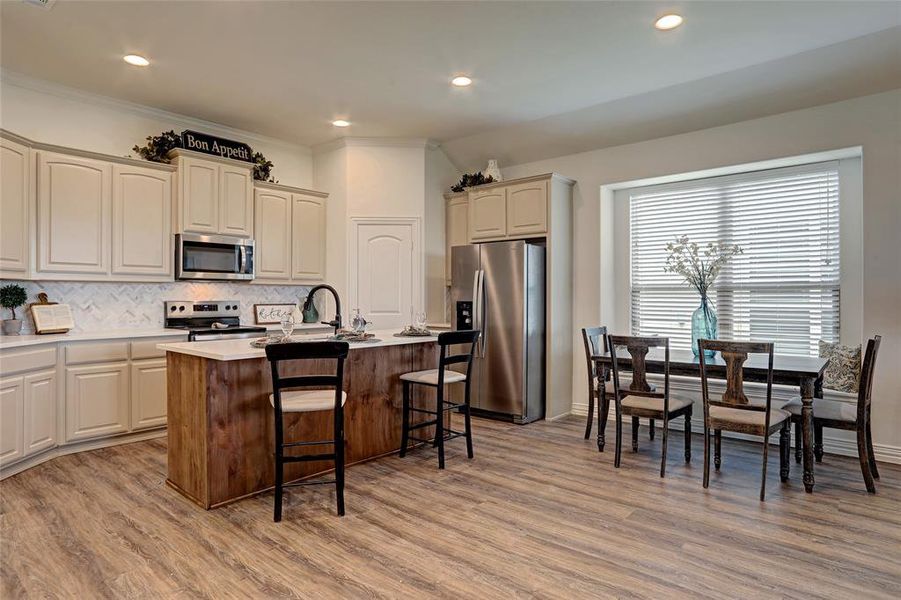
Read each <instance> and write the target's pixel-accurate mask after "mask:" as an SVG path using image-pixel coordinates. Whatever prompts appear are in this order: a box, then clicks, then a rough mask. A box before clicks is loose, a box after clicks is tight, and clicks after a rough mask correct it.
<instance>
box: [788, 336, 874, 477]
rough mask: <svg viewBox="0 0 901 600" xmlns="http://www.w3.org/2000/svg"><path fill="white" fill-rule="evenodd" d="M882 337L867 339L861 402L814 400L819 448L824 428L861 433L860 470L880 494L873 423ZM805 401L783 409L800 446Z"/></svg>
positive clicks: (861, 373) (818, 458)
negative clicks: (873, 394)
mask: <svg viewBox="0 0 901 600" xmlns="http://www.w3.org/2000/svg"><path fill="white" fill-rule="evenodd" d="M881 343H882V336H880V335H877V336H875V337H874V338H873V339H871V340H867V349H866V352H865V353H864V358H863V364H862V365H861V368H860V384H859V385H858V387H857V403H856V404H855V403H853V402H839V401H837V400H826V399H823V398H814V400H813V427H814V435H815V438H816V441H817V445H818V446H819V447H822V443H823V428H824V427H829V428H831V429H843V430H845V431H854V432H856V433H857V457H858V459H859V460H860V471H861V473H862V474H863V481H864V483H865V484H866V486H867V491H868V492H869V493H871V494H875V493H876V484H875V482H874V481H873V480H874V479H879V470H878V469H877V468H876V459H875V457H874V456H873V433H872V429H871V423H872V419H873V415H872V402H871V395H872V391H873V373H874V372H875V368H876V355H877V354H878V353H879V345H880V344H881ZM801 406H802V404H801V398H793V399H792V400H790V401H789V402H788V404H786V405H785V406H783V407H782V409H783V410H785V411H788V412H789V413H790V414H791V421H792V422H793V423H794V424H795V438H796V441H795V444H797V445H800V443H801V442H800V438H801V436H800V433H799V432H798V429H799V428H800V426H801ZM820 460H822V454H821V453H819V454H818V455H817V461H818V462H819V461H820Z"/></svg>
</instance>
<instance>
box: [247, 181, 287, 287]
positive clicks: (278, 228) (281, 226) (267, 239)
mask: <svg viewBox="0 0 901 600" xmlns="http://www.w3.org/2000/svg"><path fill="white" fill-rule="evenodd" d="M254 195H255V198H254V238H255V242H256V246H255V248H254V250H255V252H256V258H255V260H256V277H257V278H259V279H272V280H280V281H282V280H288V279H290V278H291V194H290V192H283V191H278V190H268V189H257V190H256V191H255V192H254Z"/></svg>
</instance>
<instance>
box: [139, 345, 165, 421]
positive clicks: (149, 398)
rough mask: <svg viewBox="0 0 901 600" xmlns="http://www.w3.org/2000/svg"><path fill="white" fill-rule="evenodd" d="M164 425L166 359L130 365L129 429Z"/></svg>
mask: <svg viewBox="0 0 901 600" xmlns="http://www.w3.org/2000/svg"><path fill="white" fill-rule="evenodd" d="M165 424H166V359H165V358H161V359H155V360H141V361H137V362H134V363H132V365H131V428H132V429H147V428H149V427H160V426H162V425H165Z"/></svg>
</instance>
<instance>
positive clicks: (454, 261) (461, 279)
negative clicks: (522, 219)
mask: <svg viewBox="0 0 901 600" xmlns="http://www.w3.org/2000/svg"><path fill="white" fill-rule="evenodd" d="M451 265H452V271H451V278H452V287H451V314H452V321H453V322H452V324H453V327H454V329H473V328H474V329H479V330H481V331H482V335H481V337H480V339H479V343H478V346H477V348H476V357H475V359H474V361H473V380H472V384H471V385H472V389H471V397H470V401H471V404H472V407H473V409H474V412H481V413H487V414H488V415H489V416H497V417H503V418H512V420H513V421H514V422H516V423H528V422H529V421H534V420H536V419H542V418H544V408H545V398H544V392H545V359H544V358H545V339H544V336H545V312H544V307H545V293H544V290H545V248H544V246H543V245H539V244H534V243H529V242H525V241H515V242H490V243H484V244H470V245H468V246H454V247H453V248H451ZM460 387H462V386H460Z"/></svg>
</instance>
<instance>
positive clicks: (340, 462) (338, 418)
mask: <svg viewBox="0 0 901 600" xmlns="http://www.w3.org/2000/svg"><path fill="white" fill-rule="evenodd" d="M335 495H336V496H337V500H338V516H339V517H343V516H344V409H343V407H340V406H339V407H338V410H336V411H335Z"/></svg>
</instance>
